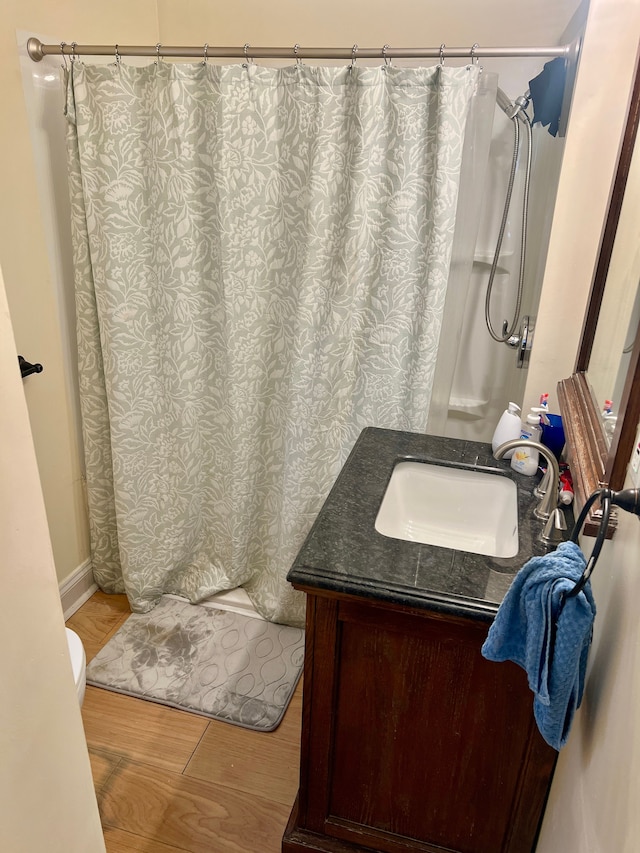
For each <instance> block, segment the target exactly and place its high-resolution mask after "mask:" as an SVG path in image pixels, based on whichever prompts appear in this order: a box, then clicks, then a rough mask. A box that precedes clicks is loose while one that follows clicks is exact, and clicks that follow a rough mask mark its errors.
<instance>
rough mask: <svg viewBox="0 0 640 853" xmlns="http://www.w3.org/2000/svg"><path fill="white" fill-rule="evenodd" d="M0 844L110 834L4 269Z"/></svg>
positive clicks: (33, 852) (83, 842)
mask: <svg viewBox="0 0 640 853" xmlns="http://www.w3.org/2000/svg"><path fill="white" fill-rule="evenodd" d="M0 399H1V400H2V406H1V407H0V470H2V476H1V477H0V554H1V555H2V557H1V563H0V572H1V575H2V597H3V609H2V619H0V648H2V649H3V654H2V658H1V660H0V672H1V674H2V702H1V703H0V756H2V759H1V760H2V770H1V772H0V850H3V851H6V853H40V851H45V850H46V851H47V853H101V851H104V849H105V848H104V841H103V839H102V830H101V828H100V818H99V815H98V808H97V804H96V799H95V794H94V790H93V783H92V779H91V768H90V766H89V757H88V755H87V746H86V743H85V739H84V732H83V729H82V720H81V718H80V708H79V705H78V699H77V695H76V691H75V685H74V682H73V674H72V671H71V663H70V661H69V655H68V650H67V642H66V638H65V632H64V622H63V619H62V610H61V606H60V598H59V594H58V584H57V581H56V573H55V569H54V565H53V555H52V551H51V543H50V540H49V533H48V530H47V520H46V516H45V510H44V503H43V500H42V490H41V487H40V480H39V475H38V468H37V465H36V458H35V454H34V450H33V443H32V439H31V431H30V429H29V419H28V415H27V407H26V404H25V398H24V391H23V388H22V381H21V379H20V373H19V371H18V370H17V367H16V349H15V343H14V340H13V333H12V328H11V322H10V319H9V310H8V307H7V302H6V295H5V289H4V282H3V280H2V274H1V273H0Z"/></svg>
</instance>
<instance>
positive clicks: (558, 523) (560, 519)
mask: <svg viewBox="0 0 640 853" xmlns="http://www.w3.org/2000/svg"><path fill="white" fill-rule="evenodd" d="M566 529H567V520H566V518H565V517H564V513H563V512H562V510H561V509H560V508H559V507H556V508H555V509H554V510H553V512H552V513H551V515H550V516H549V518H548V519H547V521H546V522H545V525H544V528H543V530H542V535H541V537H540V538H541V539H542V541H543V542H545V543H546V544H548V545H557V544H558V542H562V541H563V539H564V538H565V537H564V532H565V531H566Z"/></svg>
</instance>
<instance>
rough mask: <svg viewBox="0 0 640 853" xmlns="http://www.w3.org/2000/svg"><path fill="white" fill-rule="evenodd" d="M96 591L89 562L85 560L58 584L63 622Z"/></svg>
mask: <svg viewBox="0 0 640 853" xmlns="http://www.w3.org/2000/svg"><path fill="white" fill-rule="evenodd" d="M97 590H98V585H97V584H96V582H95V581H94V579H93V567H92V565H91V560H90V559H89V560H85V561H84V563H81V564H80V565H79V566H78V568H77V569H75V570H74V571H73V572H72V573H71V574H70V575H69V577H68V578H66V580H64V581H63V582H62V583H61V584H60V600H61V602H62V610H63V611H64V618H65V622H66V620H67V619H68V618H69V617H70V616H73V614H74V613H75V612H76V610H78V609H79V608H80V607H82V605H83V604H84V603H85V601H86V600H87V599H89V598H91V596H92V595H93V593H94V592H97Z"/></svg>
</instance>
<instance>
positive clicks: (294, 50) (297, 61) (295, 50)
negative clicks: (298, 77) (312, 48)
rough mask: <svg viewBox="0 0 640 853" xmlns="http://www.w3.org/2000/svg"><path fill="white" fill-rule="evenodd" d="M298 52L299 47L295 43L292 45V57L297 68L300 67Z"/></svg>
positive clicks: (300, 61)
mask: <svg viewBox="0 0 640 853" xmlns="http://www.w3.org/2000/svg"><path fill="white" fill-rule="evenodd" d="M299 50H300V45H299V44H298V43H297V42H296V43H295V44H294V46H293V55H294V56H295V58H296V65H297V66H298V68H299V67H300V66H301V65H302V60H301V59H300V57H299V56H298V51H299Z"/></svg>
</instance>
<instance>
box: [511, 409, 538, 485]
mask: <svg viewBox="0 0 640 853" xmlns="http://www.w3.org/2000/svg"><path fill="white" fill-rule="evenodd" d="M541 436H542V427H541V426H540V415H539V414H537V413H536V412H535V411H534V410H533V409H532V410H531V412H530V413H529V414H528V415H527V420H526V422H525V423H524V424H523V425H522V430H521V432H520V438H525V439H527V440H528V441H540V438H541ZM539 459H540V456H539V453H538V451H537V450H536V449H535V448H528V447H527V446H526V445H524V444H523V445H522V447H516V449H515V450H514V451H513V456H512V457H511V467H512V468H513V470H514V471H517V472H518V473H519V474H525V475H526V476H527V477H532V476H533V475H534V474H535V473H536V471H537V470H538V462H539Z"/></svg>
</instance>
